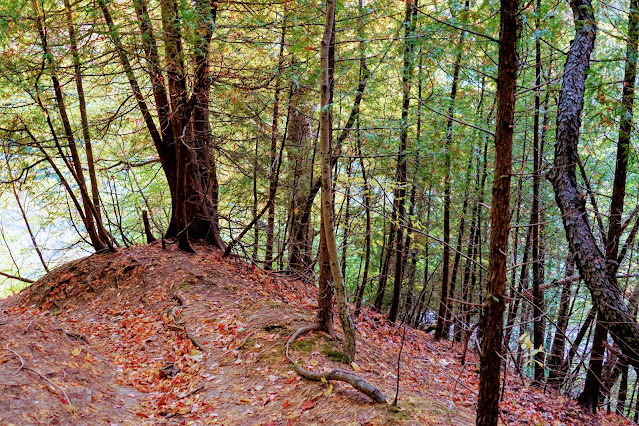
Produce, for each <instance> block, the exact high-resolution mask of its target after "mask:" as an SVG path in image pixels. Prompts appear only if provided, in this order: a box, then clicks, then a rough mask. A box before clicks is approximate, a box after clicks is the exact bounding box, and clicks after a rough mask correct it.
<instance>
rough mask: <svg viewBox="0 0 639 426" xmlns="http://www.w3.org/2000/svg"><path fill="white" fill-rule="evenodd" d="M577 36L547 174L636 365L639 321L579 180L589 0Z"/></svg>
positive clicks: (591, 36) (582, 266) (578, 253)
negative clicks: (593, 223)
mask: <svg viewBox="0 0 639 426" xmlns="http://www.w3.org/2000/svg"><path fill="white" fill-rule="evenodd" d="M570 7H571V8H572V11H573V19H574V21H575V39H574V41H573V43H572V45H571V47H570V51H569V53H568V57H567V58H566V64H565V72H564V77H563V81H562V88H561V92H560V95H559V105H558V114H557V137H556V142H555V161H554V163H553V167H552V169H551V171H550V173H549V174H548V179H549V180H550V182H551V183H552V186H553V190H554V192H555V199H556V201H557V205H558V206H559V209H560V211H561V213H562V219H563V224H564V229H565V231H566V237H567V239H568V243H569V246H570V250H571V252H572V253H574V255H575V261H576V263H577V267H578V268H579V273H580V275H581V276H582V277H583V279H584V282H585V284H586V286H587V287H588V290H589V291H590V294H591V299H592V302H593V305H594V306H595V308H596V310H597V314H598V321H600V322H601V323H602V325H603V326H604V327H605V328H607V329H608V330H609V331H610V332H611V334H612V336H613V338H614V339H615V341H616V342H617V343H618V344H619V346H620V347H621V349H622V350H623V352H624V354H625V355H626V356H627V357H628V359H629V362H630V363H631V364H632V365H635V366H637V365H639V356H638V355H639V353H638V351H639V324H638V323H637V321H636V320H635V318H634V317H633V316H632V314H631V312H630V310H629V308H628V306H627V305H626V304H625V302H624V300H623V296H622V294H621V291H620V288H619V284H618V282H617V277H616V274H613V273H611V268H610V267H609V262H608V261H607V260H606V256H605V255H604V253H603V252H602V251H601V249H600V248H599V246H598V245H597V242H596V240H595V237H594V235H593V233H592V230H591V227H590V223H589V221H588V217H587V215H586V214H585V213H586V206H585V201H584V199H583V198H582V194H581V192H580V190H579V188H578V186H577V177H576V165H577V164H578V162H579V153H578V142H579V129H580V126H581V112H582V110H583V105H584V89H585V82H586V75H587V74H586V72H587V70H588V68H589V66H590V54H591V53H592V50H593V48H594V41H595V36H596V32H597V27H596V23H595V18H594V11H593V7H592V4H591V2H590V1H589V0H581V1H573V2H571V3H570Z"/></svg>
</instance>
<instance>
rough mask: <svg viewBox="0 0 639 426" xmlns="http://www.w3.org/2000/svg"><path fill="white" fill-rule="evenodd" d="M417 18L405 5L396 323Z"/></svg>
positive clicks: (395, 199) (397, 191)
mask: <svg viewBox="0 0 639 426" xmlns="http://www.w3.org/2000/svg"><path fill="white" fill-rule="evenodd" d="M416 14H417V0H412V1H407V2H406V13H405V15H404V24H403V25H404V64H403V66H402V98H403V99H402V118H401V122H400V123H401V134H400V136H399V152H398V153H397V174H396V176H395V177H396V182H397V188H396V189H395V191H394V196H393V210H397V222H398V225H397V226H396V232H397V235H396V236H395V279H394V282H393V298H392V300H391V306H390V312H389V313H388V320H389V321H390V322H395V321H396V320H397V314H398V313H399V302H400V300H401V291H402V283H403V278H404V266H405V262H406V253H405V250H404V227H405V226H406V224H405V221H406V217H405V216H406V213H405V212H406V173H407V171H406V169H407V166H406V150H407V149H408V127H409V122H408V113H409V108H410V89H411V82H412V79H413V70H414V68H415V67H414V65H413V50H414V47H415V43H414V41H413V40H412V38H411V37H412V34H413V33H414V32H415V25H416V20H415V15H416Z"/></svg>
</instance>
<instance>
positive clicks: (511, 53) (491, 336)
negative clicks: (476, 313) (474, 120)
mask: <svg viewBox="0 0 639 426" xmlns="http://www.w3.org/2000/svg"><path fill="white" fill-rule="evenodd" d="M518 8H519V1H518V0H502V2H501V10H500V12H501V13H500V15H501V25H500V38H499V42H500V43H499V62H498V68H497V125H496V128H495V171H494V180H493V198H492V203H491V204H492V205H491V212H490V222H491V235H490V249H489V250H490V251H489V259H488V289H487V296H486V304H485V308H484V314H483V324H482V327H483V339H482V348H481V356H480V373H479V397H478V401H477V424H478V425H497V421H498V418H499V387H500V371H501V352H502V339H503V316H504V298H505V297H506V261H507V258H506V252H507V251H508V231H509V228H510V180H511V170H512V146H513V127H514V116H515V87H516V78H517V13H518Z"/></svg>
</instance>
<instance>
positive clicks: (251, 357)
mask: <svg viewBox="0 0 639 426" xmlns="http://www.w3.org/2000/svg"><path fill="white" fill-rule="evenodd" d="M196 247H197V251H198V254H194V255H193V254H185V253H182V252H180V251H178V250H177V249H176V248H175V247H172V246H171V247H168V248H167V250H163V249H162V247H161V245H160V244H159V243H155V244H152V245H147V246H134V247H131V248H127V249H120V250H118V252H117V253H115V254H95V255H91V256H89V257H87V258H84V259H81V260H78V261H74V262H71V263H68V264H66V265H64V266H62V267H60V268H57V269H56V270H54V271H52V272H51V273H49V274H48V275H46V276H45V277H43V278H42V279H40V280H39V281H38V282H37V283H35V284H34V285H32V286H31V287H29V288H27V289H25V290H23V291H22V292H21V293H19V294H17V295H14V296H12V297H10V298H8V299H5V300H0V327H1V330H2V333H1V334H0V424H3V425H11V424H14V425H26V424H47V425H63V424H64V425H67V424H68V425H80V424H81V425H94V424H110V425H111V424H113V425H142V424H176V425H177V424H184V425H200V424H227V425H244V424H246V425H253V424H255V425H287V424H303V425H308V424H322V423H323V424H349V425H352V424H355V425H376V424H415V425H439V424H452V425H470V424H474V421H475V402H476V397H477V388H478V369H477V368H478V357H477V354H476V353H475V352H474V351H472V350H469V353H468V357H467V362H466V364H465V366H462V365H461V363H460V352H461V351H462V348H461V345H458V344H456V343H451V342H438V341H435V340H434V339H433V338H432V337H431V336H430V335H429V334H427V333H425V332H422V331H419V330H414V329H411V328H406V333H405V341H404V348H403V352H402V359H401V361H402V362H401V373H400V391H399V404H398V407H399V408H394V407H391V406H390V405H387V404H374V403H372V401H370V400H369V399H368V398H367V397H366V396H364V395H362V394H360V393H359V392H358V391H356V390H355V389H353V388H352V387H351V386H350V385H348V384H344V383H340V382H334V383H321V382H309V381H306V380H304V379H300V377H298V376H297V374H296V373H295V372H294V371H293V369H292V368H291V365H290V364H289V362H288V361H287V360H286V358H285V356H284V346H285V343H286V340H287V339H288V337H289V336H290V335H291V334H292V333H293V332H294V331H295V330H296V329H298V328H300V327H302V326H304V325H308V324H312V323H313V322H314V308H315V306H316V299H315V298H316V290H315V288H314V287H313V286H309V285H304V284H302V283H301V282H299V281H293V280H289V279H287V278H283V277H281V276H278V275H276V274H267V273H265V272H263V271H262V270H260V269H259V268H256V267H253V266H250V265H247V264H246V263H244V262H242V261H240V260H237V259H223V258H222V257H221V255H220V253H219V252H218V251H216V250H213V249H210V248H208V247H206V246H196ZM357 332H358V336H357V338H358V352H357V360H356V363H357V364H356V365H349V364H344V363H342V362H340V361H341V360H340V356H339V355H340V354H339V348H338V347H337V346H335V344H334V343H333V341H332V339H331V338H330V337H329V336H327V335H324V334H322V333H315V334H308V335H304V336H302V337H301V338H299V339H298V340H297V341H296V342H295V343H294V344H293V345H292V346H291V349H292V351H291V356H292V358H294V359H296V360H298V362H300V363H301V365H302V366H304V367H306V368H308V369H310V370H314V371H320V370H322V369H329V368H341V369H346V370H350V371H353V370H356V371H357V374H359V375H361V376H362V377H363V378H364V379H366V380H368V381H369V382H371V383H372V384H374V385H375V386H377V387H379V388H380V389H381V390H382V391H383V392H384V393H385V394H386V396H387V398H388V399H389V401H392V400H393V398H394V395H395V386H396V380H397V376H396V374H397V355H398V353H399V349H400V346H401V342H402V335H403V329H398V328H396V327H393V326H391V325H389V324H386V323H385V322H384V321H383V320H382V319H381V318H380V317H377V316H375V315H374V314H373V313H371V312H369V311H364V313H363V315H362V316H360V318H359V320H358V322H357ZM198 347H199V348H198ZM501 407H502V413H501V421H502V423H503V424H522V425H523V424H526V425H577V424H589V425H595V424H600V425H613V424H614V425H619V424H631V423H630V422H628V421H626V420H625V419H623V418H620V417H617V416H615V415H614V414H611V415H606V414H605V413H602V414H599V415H598V416H597V417H591V416H588V415H587V414H585V413H584V412H582V411H581V410H580V409H579V408H578V407H577V405H576V403H575V402H574V401H573V400H571V399H568V398H564V397H561V396H557V395H554V394H552V393H548V392H547V393H544V392H543V391H542V390H538V389H535V388H533V387H531V386H529V385H528V383H527V382H526V381H522V379H521V378H520V377H519V376H518V375H517V373H515V372H511V371H509V372H507V378H506V389H505V392H504V399H503V401H502V405H501Z"/></svg>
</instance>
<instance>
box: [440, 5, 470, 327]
mask: <svg viewBox="0 0 639 426" xmlns="http://www.w3.org/2000/svg"><path fill="white" fill-rule="evenodd" d="M468 5H469V2H468V0H467V1H466V5H465V7H466V10H468ZM465 35H466V32H465V31H461V32H460V33H459V39H458V41H457V45H456V51H457V56H456V57H455V64H454V65H453V81H452V84H451V88H450V104H449V106H448V117H449V118H448V121H447V123H446V129H447V131H446V148H445V150H446V154H445V159H444V163H445V166H444V167H445V173H446V175H445V177H444V253H443V256H442V293H441V299H440V302H439V313H438V315H437V326H436V328H435V339H441V338H447V337H448V330H444V329H445V327H446V326H447V321H446V320H447V318H449V317H450V313H449V312H448V309H449V307H450V306H449V303H448V296H449V290H448V288H449V286H450V285H451V283H450V278H449V273H450V270H449V266H450V190H451V188H450V187H451V151H452V143H453V121H454V115H455V103H456V100H457V86H458V85H459V71H460V69H461V60H462V57H463V54H464V52H463V47H464V37H465Z"/></svg>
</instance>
